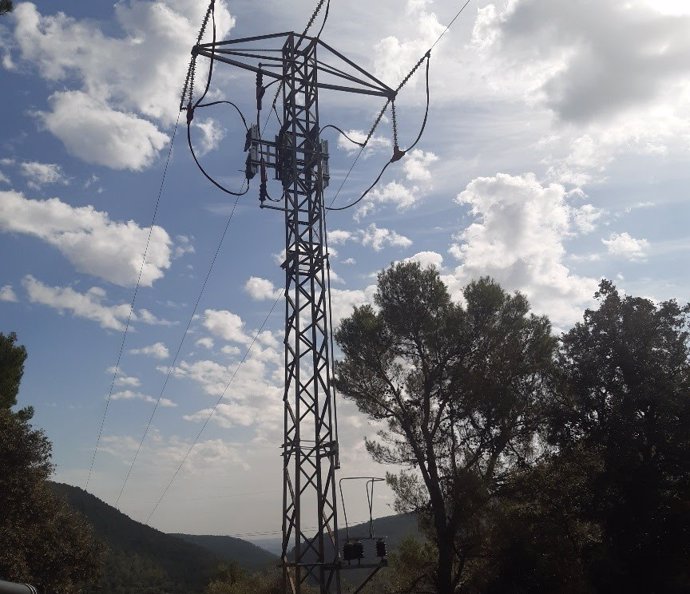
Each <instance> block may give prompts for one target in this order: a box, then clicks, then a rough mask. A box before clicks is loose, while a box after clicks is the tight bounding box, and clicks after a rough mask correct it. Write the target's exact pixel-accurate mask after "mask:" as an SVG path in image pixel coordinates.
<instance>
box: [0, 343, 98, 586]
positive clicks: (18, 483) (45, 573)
mask: <svg viewBox="0 0 690 594" xmlns="http://www.w3.org/2000/svg"><path fill="white" fill-rule="evenodd" d="M15 342H16V336H14V335H13V334H10V335H9V336H4V335H2V334H0V353H1V355H0V378H1V379H0V384H1V385H2V389H3V394H2V395H3V401H2V402H3V406H2V407H0V510H1V513H0V577H1V578H3V579H7V580H10V581H17V582H28V583H31V584H33V585H35V586H36V587H38V589H39V590H40V591H42V592H51V593H55V594H71V593H76V592H80V591H82V589H83V587H84V586H85V585H86V584H88V583H91V582H92V581H93V580H94V579H95V578H96V577H97V574H98V568H99V567H100V558H101V551H100V547H99V546H98V545H97V544H96V543H95V542H94V540H93V537H92V535H91V530H90V529H89V528H88V526H87V525H86V523H85V522H84V520H83V519H82V518H81V517H80V516H78V515H77V514H75V513H74V512H72V511H71V510H70V509H69V508H68V506H67V505H66V504H65V503H64V502H62V501H61V500H60V499H58V498H57V497H56V496H55V495H54V494H53V492H52V490H51V489H50V486H49V484H48V482H47V479H48V478H49V476H50V474H51V473H52V471H53V466H52V464H51V462H50V454H51V444H50V442H49V441H48V438H47V437H46V436H45V434H44V433H43V432H42V431H40V430H36V429H33V428H32V426H31V425H30V423H29V421H30V419H31V416H32V414H33V410H32V409H31V408H25V409H22V410H20V411H18V412H16V413H14V412H12V411H11V410H10V406H12V405H13V404H15V403H16V394H17V390H18V388H19V381H20V379H21V376H22V371H23V364H24V360H25V359H26V351H25V350H24V347H21V346H18V345H16V344H15Z"/></svg>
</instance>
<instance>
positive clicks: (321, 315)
mask: <svg viewBox="0 0 690 594" xmlns="http://www.w3.org/2000/svg"><path fill="white" fill-rule="evenodd" d="M300 45H301V46H300ZM282 55H283V81H284V84H283V126H282V134H281V137H280V138H279V143H280V144H281V146H279V147H278V154H279V158H280V160H281V161H282V163H281V170H280V171H281V177H282V182H283V189H284V196H285V263H284V265H283V266H284V268H285V392H284V396H283V400H284V402H285V420H284V437H283V473H284V474H283V478H284V480H283V559H284V562H283V575H284V580H286V581H291V582H293V583H292V589H293V591H296V592H299V590H300V587H299V585H298V584H300V583H302V582H304V581H305V580H306V579H308V578H309V577H314V578H316V579H317V580H318V583H319V584H322V591H324V592H331V591H335V592H340V584H339V577H338V545H337V539H336V533H337V519H336V498H335V467H336V464H337V462H336V460H337V454H338V452H337V447H338V445H337V441H336V436H335V427H334V420H333V411H332V403H333V390H332V382H331V380H332V378H331V367H330V353H329V350H330V349H329V340H328V338H329V330H330V329H329V322H330V320H329V315H328V314H329V309H328V286H327V278H326V274H327V267H328V254H327V253H326V248H325V241H324V240H325V235H326V229H325V220H324V201H323V172H322V164H323V155H322V152H321V142H320V139H319V99H318V88H317V76H318V65H317V62H316V42H315V40H309V41H308V42H307V43H302V44H300V43H299V42H297V43H296V39H295V35H294V34H290V35H288V37H287V39H286V41H285V45H284V46H283V52H282ZM305 504H306V505H308V506H309V508H310V511H311V510H314V509H315V511H316V518H315V519H316V522H317V523H318V530H317V531H316V533H315V534H314V535H311V534H307V533H306V532H305V530H304V528H303V526H302V522H301V519H302V510H303V508H304V507H306V505H305ZM314 505H315V508H314V507H313V506H314ZM310 519H311V521H313V520H314V515H313V511H311V513H310ZM291 537H292V538H293V539H294V549H293V551H292V554H290V553H289V545H290V541H291ZM288 556H290V557H292V559H288ZM291 569H293V570H294V571H291ZM295 586H296V587H295Z"/></svg>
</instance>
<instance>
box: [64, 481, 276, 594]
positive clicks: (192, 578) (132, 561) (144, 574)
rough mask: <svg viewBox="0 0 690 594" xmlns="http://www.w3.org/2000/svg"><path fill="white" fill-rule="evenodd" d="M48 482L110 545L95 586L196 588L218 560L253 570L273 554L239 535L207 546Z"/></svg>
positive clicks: (116, 591) (111, 591) (139, 593)
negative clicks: (212, 547)
mask: <svg viewBox="0 0 690 594" xmlns="http://www.w3.org/2000/svg"><path fill="white" fill-rule="evenodd" d="M52 487H53V489H54V491H55V492H56V493H57V494H58V495H60V496H62V497H63V498H64V499H65V500H66V501H67V503H68V504H69V505H70V506H71V507H72V508H73V509H75V510H77V511H78V512H80V513H81V514H82V515H84V516H85V518H86V519H87V521H88V522H89V523H90V524H91V526H92V528H93V530H94V533H95V535H96V537H97V538H98V539H99V540H101V541H102V542H103V543H104V544H105V545H106V546H107V548H108V552H107V555H106V562H105V565H106V567H105V571H104V576H103V579H102V583H101V584H100V587H99V588H98V589H96V590H94V592H102V593H104V594H195V593H200V592H203V590H204V588H205V587H206V585H207V584H208V582H209V580H210V579H211V578H212V577H213V575H214V574H215V572H216V569H217V567H218V565H219V563H220V562H221V561H228V560H234V561H236V562H237V563H238V564H239V565H240V566H241V567H243V568H246V569H249V570H254V569H256V568H257V567H264V566H266V565H267V564H270V562H271V560H273V559H275V557H273V556H272V555H271V554H270V553H267V552H266V551H263V550H262V549H260V548H259V547H256V546H255V545H253V544H251V543H248V542H244V541H242V540H240V539H238V538H232V539H228V540H227V541H225V540H223V541H219V543H218V544H217V547H216V550H215V551H211V550H209V547H207V546H198V545H197V544H194V543H192V542H189V541H188V538H197V537H187V536H186V535H185V536H184V537H183V538H180V537H178V536H174V535H170V534H165V533H164V532H160V531H159V530H156V529H154V528H151V527H150V526H146V525H145V524H141V523H139V522H136V521H135V520H132V519H131V518H130V517H128V516H126V515H125V514H123V513H121V512H120V511H118V510H117V509H115V508H114V507H112V506H110V505H108V504H107V503H105V502H103V501H101V500H100V499H98V498H97V497H95V496H93V495H91V494H90V493H87V492H86V491H84V490H83V489H80V488H79V487H73V486H71V485H65V484H61V483H52ZM201 538H202V539H204V538H205V539H208V538H209V537H201ZM221 538H222V539H224V538H226V537H221ZM221 542H222V544H221ZM89 594H90V593H89Z"/></svg>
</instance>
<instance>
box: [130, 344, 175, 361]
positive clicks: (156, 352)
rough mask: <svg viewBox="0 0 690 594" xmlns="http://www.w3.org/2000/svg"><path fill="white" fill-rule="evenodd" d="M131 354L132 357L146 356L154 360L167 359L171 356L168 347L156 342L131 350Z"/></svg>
mask: <svg viewBox="0 0 690 594" xmlns="http://www.w3.org/2000/svg"><path fill="white" fill-rule="evenodd" d="M129 352H130V354H132V355H146V356H148V357H153V358H154V359H161V360H162V359H167V358H168V357H169V356H170V352H169V351H168V347H166V346H165V345H164V344H163V343H162V342H156V343H154V344H151V345H149V346H145V347H141V348H138V349H130V351H129Z"/></svg>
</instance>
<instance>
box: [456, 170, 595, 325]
mask: <svg viewBox="0 0 690 594" xmlns="http://www.w3.org/2000/svg"><path fill="white" fill-rule="evenodd" d="M566 197H567V193H566V191H565V189H564V188H563V186H561V185H558V184H550V185H548V186H542V184H541V183H540V182H539V181H538V180H537V179H536V177H535V176H534V174H531V173H529V174H525V175H522V176H511V175H507V174H501V173H499V174H498V175H496V176H495V177H481V178H477V179H474V180H472V181H471V182H470V183H469V184H468V186H467V188H466V189H465V190H464V191H463V192H462V193H461V194H459V195H458V197H457V199H456V200H457V202H458V204H461V205H463V206H466V207H468V208H469V210H470V214H471V216H472V217H473V218H474V222H472V223H471V224H470V225H469V226H468V227H467V228H466V229H465V230H464V231H461V232H460V233H459V234H458V235H457V236H456V243H455V244H454V245H453V246H452V247H451V250H450V252H451V254H452V255H454V256H455V257H456V258H457V259H458V260H459V261H460V265H459V266H458V267H457V268H456V270H455V273H454V275H455V278H456V279H457V280H458V281H459V283H461V284H465V283H467V282H469V281H470V280H472V279H476V278H479V277H480V276H486V275H489V276H491V277H493V278H495V279H496V280H497V281H499V282H500V283H501V284H502V285H503V286H504V287H505V288H506V289H508V290H520V291H521V292H523V293H524V294H525V295H526V296H527V297H528V298H529V299H530V302H531V303H532V306H533V307H534V308H535V309H536V310H537V311H539V312H541V313H547V314H549V315H550V316H551V318H552V319H553V320H554V322H556V323H560V324H568V323H571V322H573V321H575V320H576V319H578V317H579V316H580V315H581V307H582V306H583V305H584V304H587V303H588V302H589V300H590V299H591V297H592V295H593V293H594V291H595V290H596V280H595V279H591V278H586V277H580V276H577V275H575V274H573V273H572V272H571V271H570V270H569V269H568V268H567V267H566V266H565V264H564V257H565V248H564V246H563V239H564V238H565V237H567V236H569V235H571V234H572V233H574V223H573V212H572V209H571V207H570V206H569V205H568V203H567V201H566Z"/></svg>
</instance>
